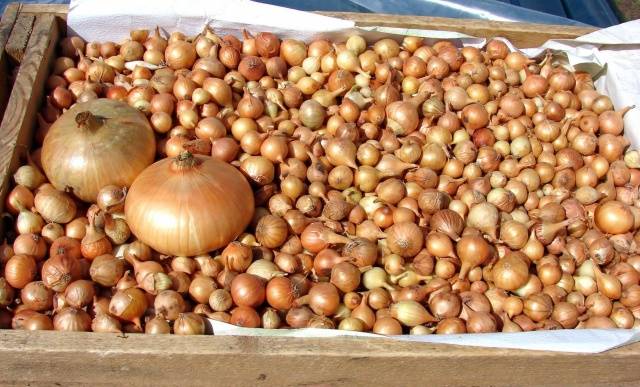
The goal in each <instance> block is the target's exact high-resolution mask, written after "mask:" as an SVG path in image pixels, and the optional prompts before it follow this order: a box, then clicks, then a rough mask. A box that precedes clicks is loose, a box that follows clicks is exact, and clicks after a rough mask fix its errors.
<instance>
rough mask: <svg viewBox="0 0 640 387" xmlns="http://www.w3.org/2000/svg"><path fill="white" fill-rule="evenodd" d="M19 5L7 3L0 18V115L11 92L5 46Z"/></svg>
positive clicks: (0, 115)
mask: <svg viewBox="0 0 640 387" xmlns="http://www.w3.org/2000/svg"><path fill="white" fill-rule="evenodd" d="M19 8H20V6H19V5H18V4H9V5H7V7H6V8H5V10H4V13H3V14H2V19H1V20H0V117H2V115H4V109H5V108H6V106H7V100H8V99H9V94H10V93H11V79H10V78H11V77H10V72H11V71H12V67H11V66H10V64H9V60H8V59H7V58H8V57H7V53H6V52H5V48H6V46H7V42H8V41H9V36H11V30H12V29H13V25H14V24H15V22H16V19H17V18H18V13H19Z"/></svg>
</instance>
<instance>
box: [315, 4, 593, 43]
mask: <svg viewBox="0 0 640 387" xmlns="http://www.w3.org/2000/svg"><path fill="white" fill-rule="evenodd" d="M319 13H320V14H322V15H326V16H333V17H339V18H342V19H349V20H353V21H355V22H356V25H358V26H385V27H398V28H417V29H426V30H441V31H456V32H462V33H464V34H468V35H472V36H477V37H482V38H493V37H496V36H502V37H504V38H507V39H509V40H510V41H511V42H512V43H513V44H514V45H516V47H520V48H528V47H537V46H540V45H541V44H542V43H544V42H546V41H547V40H549V39H574V38H576V37H578V36H581V35H585V34H588V33H590V32H593V31H595V30H597V28H592V27H574V26H560V25H548V24H533V23H515V22H499V21H490V20H471V19H450V18H443V17H430V16H405V15H385V14H373V13H352V12H319Z"/></svg>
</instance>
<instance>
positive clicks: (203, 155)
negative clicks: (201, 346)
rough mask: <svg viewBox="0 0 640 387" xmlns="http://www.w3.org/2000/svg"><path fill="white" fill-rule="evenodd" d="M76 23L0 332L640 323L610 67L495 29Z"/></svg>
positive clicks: (13, 204) (635, 212)
mask: <svg viewBox="0 0 640 387" xmlns="http://www.w3.org/2000/svg"><path fill="white" fill-rule="evenodd" d="M74 39H75V40H74V41H73V42H72V41H71V40H69V39H64V40H63V43H62V47H61V51H60V52H61V54H62V55H64V56H62V57H60V58H58V59H57V60H56V61H55V63H54V65H53V68H52V73H51V75H50V76H49V79H48V80H47V89H46V92H47V98H46V101H45V103H44V105H43V108H42V110H41V111H40V113H39V117H38V128H37V133H36V136H35V146H36V149H35V150H34V151H33V152H31V153H30V155H29V157H27V160H26V163H25V165H22V166H21V167H19V168H18V169H17V170H16V171H15V174H14V176H13V177H14V179H13V183H14V184H13V185H12V186H10V187H9V188H10V189H9V192H8V194H7V196H6V198H5V202H4V203H5V206H4V208H5V211H6V214H5V217H6V218H7V219H10V220H12V221H14V226H15V227H6V228H5V231H6V235H5V237H6V241H5V242H4V243H3V244H2V245H1V246H0V263H1V266H0V267H1V268H2V277H1V278H0V309H1V310H0V311H1V312H3V313H4V314H5V315H6V316H9V318H5V319H3V321H2V324H4V325H3V326H1V327H2V328H7V327H9V326H10V327H13V328H16V329H55V330H72V331H89V330H93V331H96V332H112V333H117V332H140V333H141V332H146V333H149V334H167V333H174V334H180V335H194V334H204V333H205V330H206V319H214V320H219V321H224V322H228V323H231V324H235V325H238V326H244V327H263V328H269V329H276V328H304V327H314V328H325V329H341V330H350V331H371V332H375V333H380V334H385V335H398V334H431V333H435V334H459V333H484V332H498V331H503V332H522V331H532V330H544V329H561V328H562V329H574V328H613V327H617V328H624V329H629V328H633V327H637V326H638V323H637V319H638V318H640V312H639V311H640V308H639V307H640V254H639V251H638V243H639V242H640V236H639V235H640V234H639V230H638V229H639V227H640V201H639V200H638V199H639V197H640V195H639V193H638V187H639V186H640V173H639V172H638V168H639V167H640V155H639V154H638V153H637V151H628V150H627V146H628V141H627V140H625V138H624V137H623V133H624V121H623V116H624V114H625V112H626V111H628V108H625V107H622V106H620V107H618V108H619V110H615V109H614V107H613V104H612V103H611V100H610V99H609V98H608V97H607V96H604V95H600V93H598V91H596V90H595V89H594V88H593V82H592V80H591V78H590V76H589V75H588V74H584V73H573V72H571V71H569V70H567V69H565V68H563V67H560V66H557V65H554V64H552V63H551V62H550V61H548V60H545V61H543V62H540V63H536V61H535V60H532V59H529V58H527V57H525V56H523V55H522V54H521V53H519V52H510V50H509V48H508V47H507V46H506V45H505V44H504V43H502V42H501V41H498V40H493V41H490V42H489V43H488V44H487V46H486V47H485V48H484V49H483V50H479V49H475V48H470V47H465V48H462V49H459V48H457V47H455V46H454V45H453V44H452V43H450V42H447V41H438V42H436V43H435V44H434V45H433V46H429V45H427V44H426V41H424V40H423V39H421V38H416V37H406V38H405V39H404V40H403V41H402V42H401V43H398V42H396V41H395V40H392V39H382V40H379V41H377V42H366V41H365V40H364V39H363V38H362V37H360V36H351V37H349V39H348V40H347V41H346V42H345V43H344V44H343V43H340V42H333V43H335V44H332V42H329V41H326V40H316V41H312V42H302V41H298V40H293V39H282V40H281V39H280V38H279V37H278V36H276V35H274V34H272V33H269V32H256V33H255V34H251V33H249V32H248V31H247V32H245V33H244V34H243V39H242V40H239V39H238V38H236V37H233V36H219V35H217V34H216V33H214V32H213V31H210V30H208V29H206V30H205V31H203V33H202V34H200V35H198V36H197V37H195V38H189V37H186V36H184V35H183V34H180V33H174V34H172V35H171V36H163V35H162V34H160V33H159V31H156V32H155V33H149V32H148V31H144V30H138V31H133V32H132V33H131V39H129V40H127V41H125V42H121V43H120V44H116V43H113V42H90V43H87V44H85V43H84V42H81V41H78V38H74ZM79 43H82V44H79ZM369 44H371V45H369ZM72 46H73V47H76V46H77V48H80V51H79V54H78V53H76V50H75V49H73V50H72V49H70V47H72Z"/></svg>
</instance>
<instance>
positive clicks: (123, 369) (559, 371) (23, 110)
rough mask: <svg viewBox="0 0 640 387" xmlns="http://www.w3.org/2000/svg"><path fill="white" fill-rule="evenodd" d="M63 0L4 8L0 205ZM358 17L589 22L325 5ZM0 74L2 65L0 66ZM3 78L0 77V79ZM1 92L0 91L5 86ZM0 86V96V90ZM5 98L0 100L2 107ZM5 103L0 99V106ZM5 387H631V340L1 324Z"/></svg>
mask: <svg viewBox="0 0 640 387" xmlns="http://www.w3.org/2000/svg"><path fill="white" fill-rule="evenodd" d="M67 10H68V8H67V6H66V5H17V4H14V5H10V6H9V7H8V8H7V11H6V12H5V15H4V16H3V18H2V23H0V65H2V66H5V61H8V60H12V61H16V62H17V65H19V70H18V72H17V75H16V77H15V82H14V84H13V88H12V89H11V93H10V95H9V93H8V90H3V91H4V92H5V93H6V94H7V98H8V101H7V100H6V99H5V100H4V101H6V103H7V104H6V106H7V108H6V113H5V115H4V117H3V119H2V124H1V126H0V182H1V183H2V188H1V189H0V199H2V200H0V203H4V196H5V195H6V190H7V187H8V184H9V179H10V177H11V175H12V173H13V171H14V170H15V169H16V168H17V166H18V165H19V159H20V157H21V156H22V155H23V154H24V152H25V151H26V150H27V149H28V147H29V145H30V143H31V138H32V136H33V128H34V124H35V113H36V112H37V111H38V109H39V107H40V104H41V102H42V97H43V93H44V82H45V79H46V77H47V75H48V72H49V67H50V65H51V62H52V59H53V58H54V49H55V46H56V44H57V42H58V41H59V39H60V38H61V37H62V36H64V33H65V31H64V30H65V23H64V19H65V16H66V13H67ZM327 14H328V15H331V16H336V17H343V18H348V19H352V20H355V21H356V22H357V24H358V25H383V26H390V27H409V28H421V29H438V30H451V31H459V32H464V33H467V34H470V35H475V36H482V37H493V36H504V37H507V38H509V39H510V40H512V41H513V42H514V43H515V44H516V45H519V46H520V47H532V46H537V45H540V44H541V43H543V42H544V41H546V40H547V39H550V38H574V37H577V36H580V35H583V34H585V33H588V32H591V31H593V29H591V28H578V27H565V26H540V25H533V24H521V23H504V22H490V21H477V20H454V19H445V18H431V17H414V16H393V15H372V14H352V13H327ZM0 76H2V77H6V76H7V74H6V67H0ZM2 79H6V78H0V80H2ZM5 89H6V88H5ZM1 96H2V94H1V93H0V97H1ZM2 102H3V100H2V99H1V98H0V104H2ZM1 108H2V106H0V109H1ZM0 205H1V204H0ZM0 358H1V359H2V361H0V384H3V385H14V384H15V385H25V384H29V385H34V384H35V385H76V384H83V385H84V384H90V385H102V384H117V385H264V386H267V385H269V386H271V385H314V386H315V385H323V386H324V385H368V386H369V385H403V386H411V385H416V386H417V385H441V384H446V385H563V386H569V385H583V384H589V385H591V384H597V385H615V386H622V385H629V386H631V385H640V367H638V364H639V363H640V343H638V344H634V345H629V346H626V347H623V348H619V349H615V350H612V351H609V352H606V353H603V354H597V355H580V354H570V353H566V354H565V353H553V352H542V351H522V350H503V349H490V348H472V347H458V346H446V345H434V344H418V343H407V342H398V341H393V340H389V339H383V338H380V339H368V338H367V339H365V338H339V339H338V338H336V339H299V338H296V339H292V338H277V337H274V338H266V337H263V338H258V337H216V336H190V337H182V336H173V335H168V336H148V335H125V336H123V335H116V334H98V333H71V332H68V333H67V332H45V331H43V332H26V331H15V330H2V331H0Z"/></svg>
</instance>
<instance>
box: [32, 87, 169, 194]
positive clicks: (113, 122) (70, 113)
mask: <svg viewBox="0 0 640 387" xmlns="http://www.w3.org/2000/svg"><path fill="white" fill-rule="evenodd" d="M87 111H88V112H91V114H92V115H93V117H95V116H98V117H103V118H102V119H101V118H97V119H95V118H92V117H85V118H86V121H85V122H87V125H90V127H91V125H95V128H94V129H91V128H79V127H78V123H77V120H78V119H80V117H83V115H81V116H80V117H78V115H79V114H81V113H83V112H87ZM100 121H102V125H100ZM94 122H96V123H97V125H96V124H94ZM155 149H156V145H155V137H154V134H153V130H152V129H151V126H150V125H149V122H148V121H147V119H146V118H145V116H144V115H143V114H142V113H140V112H139V111H137V110H136V109H134V108H132V107H130V106H129V105H127V104H126V103H124V102H120V101H115V100H109V99H97V100H92V101H89V102H84V103H78V104H76V105H75V106H73V107H72V108H71V109H69V110H67V111H66V112H65V113H64V114H63V115H62V116H61V117H60V118H59V119H58V120H57V121H56V122H55V123H54V124H53V125H51V128H49V132H48V133H47V136H46V137H45V139H44V144H43V146H42V166H43V168H44V171H45V173H46V175H47V177H48V178H49V180H50V181H51V183H52V184H53V185H54V186H55V187H56V188H57V189H59V190H61V191H69V190H70V191H71V192H73V194H74V195H75V196H77V197H78V198H80V199H82V200H84V201H86V202H95V201H96V197H97V195H98V192H99V191H100V189H101V188H102V187H104V186H106V185H116V186H118V187H129V186H130V185H131V183H133V180H134V179H135V178H136V176H138V174H139V173H140V172H142V170H143V169H144V168H146V167H147V166H148V165H149V164H151V163H152V162H153V159H154V157H155Z"/></svg>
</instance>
